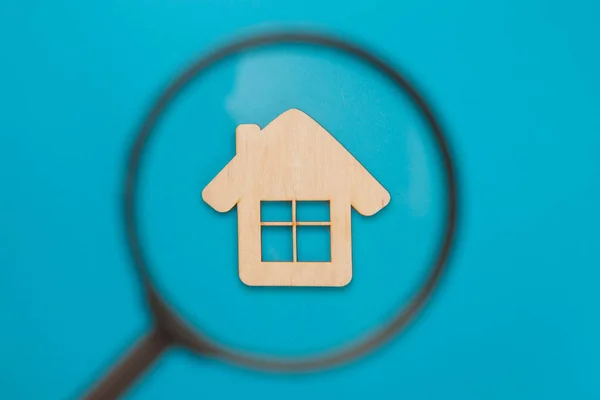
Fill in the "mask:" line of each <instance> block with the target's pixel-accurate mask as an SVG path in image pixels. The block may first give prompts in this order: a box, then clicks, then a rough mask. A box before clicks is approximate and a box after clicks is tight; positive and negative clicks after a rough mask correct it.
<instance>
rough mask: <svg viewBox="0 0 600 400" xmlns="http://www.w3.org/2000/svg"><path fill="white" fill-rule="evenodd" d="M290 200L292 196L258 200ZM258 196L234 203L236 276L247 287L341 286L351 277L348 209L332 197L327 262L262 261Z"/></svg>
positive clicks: (346, 203)
mask: <svg viewBox="0 0 600 400" xmlns="http://www.w3.org/2000/svg"><path fill="white" fill-rule="evenodd" d="M262 200H263V201H265V200H267V201H268V200H271V201H277V200H279V201H280V200H290V201H291V200H292V199H281V198H277V199H262ZM260 201H261V199H259V198H244V199H242V200H241V201H240V202H239V203H238V236H239V240H238V251H239V257H238V258H239V275H240V279H241V280H242V282H244V283H245V284H247V285H250V286H281V285H286V286H289V285H291V286H344V285H347V284H348V283H349V282H350V280H351V279H352V233H351V225H350V224H351V219H350V217H351V208H350V203H349V201H348V200H332V201H331V203H330V205H331V210H330V215H331V262H262V254H261V253H262V245H261V225H260V222H261V221H260Z"/></svg>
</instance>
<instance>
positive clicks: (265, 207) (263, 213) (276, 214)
mask: <svg viewBox="0 0 600 400" xmlns="http://www.w3.org/2000/svg"><path fill="white" fill-rule="evenodd" d="M260 220H261V221H263V222H278V221H283V222H290V221H291V220H292V202H291V201H261V202H260Z"/></svg>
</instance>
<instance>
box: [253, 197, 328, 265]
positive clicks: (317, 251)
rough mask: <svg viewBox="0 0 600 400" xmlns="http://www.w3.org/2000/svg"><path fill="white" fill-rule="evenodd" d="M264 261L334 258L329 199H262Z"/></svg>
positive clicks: (321, 260) (261, 219) (323, 259)
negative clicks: (332, 255) (332, 256)
mask: <svg viewBox="0 0 600 400" xmlns="http://www.w3.org/2000/svg"><path fill="white" fill-rule="evenodd" d="M260 221H261V222H260V225H261V228H260V229H261V242H262V261H263V262H330V261H331V216H330V206H329V201H296V200H292V201H261V202H260Z"/></svg>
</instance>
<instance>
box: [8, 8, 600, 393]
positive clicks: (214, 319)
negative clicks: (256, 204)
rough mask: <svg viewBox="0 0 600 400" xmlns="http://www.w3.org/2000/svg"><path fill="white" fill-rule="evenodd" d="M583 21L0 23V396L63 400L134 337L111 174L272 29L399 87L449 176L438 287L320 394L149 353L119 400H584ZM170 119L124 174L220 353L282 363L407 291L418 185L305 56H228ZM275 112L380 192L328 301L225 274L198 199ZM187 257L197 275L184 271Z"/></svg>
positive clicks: (166, 281)
mask: <svg viewBox="0 0 600 400" xmlns="http://www.w3.org/2000/svg"><path fill="white" fill-rule="evenodd" d="M598 17H600V4H598V3H597V2H593V1H592V0H588V1H585V0H574V1H571V2H560V1H551V0H546V1H542V0H537V1H516V0H510V1H503V2H498V3H493V4H489V2H481V1H474V0H473V1H467V0H455V1H452V2H444V1H440V0H425V1H423V0H419V1H416V0H410V1H400V2H381V1H369V2H338V1H335V2H323V1H303V2H296V3H290V4H288V3H282V2H276V1H243V2H242V1H240V2H233V1H158V0H157V1H141V0H138V1H124V0H119V1H116V0H105V1H102V2H100V1H97V2H80V1H74V0H69V1H66V0H62V1H53V2H41V1H33V0H26V1H20V2H14V1H7V0H3V1H2V3H1V5H0V50H1V53H0V54H2V56H1V58H0V318H1V319H0V321H2V322H1V323H0V339H1V343H0V398H2V399H5V398H6V399H67V398H75V397H76V395H77V394H78V393H81V390H83V389H84V388H85V387H86V386H87V385H88V383H90V382H91V381H92V380H93V379H94V378H95V377H97V376H99V374H100V373H101V372H103V371H104V370H105V368H107V367H108V366H109V365H110V364H111V363H112V362H113V361H115V360H116V359H117V358H118V356H119V355H120V354H121V352H122V351H124V350H125V349H126V348H127V347H128V346H129V345H130V344H131V343H132V342H133V341H134V340H135V339H136V337H138V336H139V335H140V334H141V333H142V332H144V331H145V330H146V329H147V327H148V324H149V317H148V316H147V314H146V312H145V309H144V305H143V303H142V302H141V299H140V292H139V289H138V286H137V282H136V280H135V276H134V275H133V273H132V271H131V264H130V262H129V257H128V254H127V250H126V248H125V246H124V240H123V239H124V238H123V233H122V231H121V228H122V224H121V220H120V217H121V209H120V198H119V196H120V194H121V186H120V185H121V174H122V169H123V167H124V162H125V155H126V152H127V150H128V146H129V144H130V142H131V140H132V134H133V132H134V130H135V128H136V126H137V124H138V123H139V121H140V118H141V117H142V115H143V113H144V112H145V111H146V110H147V108H148V107H149V105H150V104H151V102H152V100H153V99H154V96H155V95H156V94H157V93H158V92H159V91H160V90H161V89H162V88H163V87H164V86H165V84H166V83H167V82H168V81H169V80H170V79H171V78H172V77H173V76H174V75H175V74H176V73H177V72H179V71H180V70H181V69H182V68H183V67H185V66H186V65H188V63H189V62H190V61H192V60H193V59H195V58H196V57H197V56H199V55H200V54H202V53H203V52H205V51H208V50H209V49H210V48H212V47H213V46H215V45H217V44H219V43H222V42H224V41H226V40H228V39H230V38H232V37H236V36H239V35H242V34H244V33H248V32H255V31H256V30H262V29H267V28H275V27H290V26H294V27H307V28H319V29H320V30H323V31H325V32H330V33H336V34H340V35H343V36H344V37H346V38H348V39H356V40H358V41H359V42H360V43H362V44H366V45H367V46H369V47H370V48H373V49H374V50H376V51H377V52H378V53H380V54H382V55H384V56H385V57H386V58H388V59H390V60H391V61H392V62H394V63H395V64H398V65H400V66H402V68H403V69H404V70H405V71H406V72H408V73H409V75H410V76H411V77H414V78H415V79H416V81H417V83H418V85H419V87H420V88H422V89H423V91H424V93H425V94H426V95H427V97H428V98H429V99H430V100H431V102H432V103H433V105H434V106H435V109H436V110H437V111H438V112H439V114H440V116H441V117H442V120H443V122H444V125H445V126H446V128H447V130H448V133H449V138H450V141H451V144H452V148H453V150H454V153H455V155H456V157H457V162H458V167H459V174H460V176H459V177H460V183H461V194H462V196H461V206H462V214H461V220H460V222H461V223H460V227H459V228H460V231H459V238H458V242H457V246H456V248H455V252H454V254H453V258H452V263H451V270H450V271H449V274H448V275H447V276H446V279H445V280H444V282H443V285H442V287H441V288H440V291H439V292H438V293H437V294H436V296H435V298H434V301H433V302H432V303H431V304H430V306H429V307H428V308H427V309H426V311H425V312H424V313H423V314H422V315H421V316H420V318H419V319H418V321H416V323H415V324H413V325H412V326H411V328H410V330H409V331H408V332H407V333H406V334H404V335H402V336H401V337H400V338H398V339H397V340H394V341H393V342H392V343H390V344H389V345H387V346H386V347H384V348H383V349H382V350H380V351H378V352H376V353H375V354H373V355H371V356H369V357H367V358H365V359H361V360H359V361H357V362H355V363H353V364H351V365H348V366H346V367H343V368H340V369H336V370H333V371H329V372H325V373H321V374H309V375H303V376H280V375H270V374H262V373H258V372H252V371H246V370H243V369H239V368H237V367H234V366H230V365H225V364H221V363H218V362H214V361H203V360H199V359H197V358H195V357H192V356H190V355H188V354H187V353H184V352H181V351H173V352H170V353H168V354H167V355H166V356H165V357H164V358H162V359H161V360H160V361H159V363H158V364H157V365H156V367H155V368H154V369H153V370H152V371H151V372H150V374H149V375H148V376H147V377H146V378H145V379H144V380H143V381H142V382H141V383H140V384H139V385H137V386H136V387H135V388H134V390H133V391H132V392H131V393H130V396H129V398H132V399H167V398H178V399H179V398H181V399H187V398H190V399H191V398H240V397H246V398H262V399H276V398H282V397H286V398H289V399H305V398H312V399H320V398H323V399H325V398H338V397H342V398H351V399H355V398H356V399H360V398H365V397H366V396H373V397H374V398H390V399H391V398H394V399H396V398H409V399H412V398H415V399H439V398H451V399H465V400H467V399H532V398H536V399H537V398H540V399H542V398H543V399H570V398H573V399H597V398H600V380H598V376H600V342H599V341H598V337H600V313H599V308H600V291H598V290H597V287H598V282H599V280H600V270H599V267H600V255H599V254H598V249H599V247H600V244H599V240H600V234H599V230H598V226H599V225H600V211H599V210H598V207H597V206H598V204H599V203H600V188H599V185H598V182H599V180H600V161H598V156H597V152H598V148H600V120H599V119H598V118H597V113H598V110H599V109H600V78H599V77H598V74H597V71H599V70H600V55H599V54H598V52H597V51H594V49H595V48H597V42H598V39H599V38H600V28H599V27H598V25H597V23H596V22H597V20H598ZM191 89H192V90H190V91H188V92H186V93H185V95H184V96H182V98H181V99H180V101H179V102H178V103H177V104H176V105H175V106H174V107H173V108H172V109H171V110H170V113H169V114H168V115H167V116H166V118H165V120H164V121H163V123H162V124H161V126H160V127H159V130H158V132H157V137H156V140H154V141H153V142H152V145H151V147H150V148H149V153H148V159H147V169H146V170H145V172H144V176H143V185H142V191H143V195H144V197H143V201H141V202H140V206H141V211H142V212H143V227H144V229H145V230H144V237H143V239H144V244H145V245H146V246H148V248H149V256H150V258H151V260H152V266H153V267H152V268H153V273H154V274H155V275H156V276H157V277H159V278H160V282H161V283H160V284H161V289H163V290H164V292H165V293H166V294H167V296H168V298H169V300H170V301H172V302H173V303H174V304H175V305H176V306H177V307H178V309H179V310H180V311H181V312H182V313H184V314H185V315H186V316H188V318H190V320H191V321H193V322H194V323H195V324H197V326H199V327H201V328H202V329H204V330H205V331H206V332H207V333H208V334H210V335H212V336H214V337H216V338H218V339H220V340H221V341H223V342H225V343H228V344H231V345H235V346H238V347H241V348H245V349H252V350H257V351H263V352H269V353H275V354H290V353H291V354H297V353H301V354H307V353H312V352H314V351H318V350H320V349H323V348H326V347H329V346H330V345H333V344H339V343H341V342H347V341H349V340H353V339H355V338H357V337H359V336H360V335H362V334H364V333H366V332H368V331H369V330H370V329H373V328H374V327H375V326H377V325H378V324H379V323H381V322H382V321H384V320H385V319H386V317H388V316H389V315H390V313H391V312H393V311H394V310H395V308H396V306H398V305H401V304H402V303H403V302H404V301H405V300H406V298H407V296H409V295H410V294H411V293H412V290H413V289H414V285H415V284H416V283H417V282H418V279H419V278H420V276H421V275H420V274H421V273H422V272H423V270H424V269H425V268H426V263H427V260H428V256H429V251H430V250H431V248H432V247H433V246H434V245H435V240H436V234H437V233H439V227H440V218H441V201H442V200H441V196H442V195H443V193H442V192H441V189H442V187H441V183H440V171H439V165H438V164H437V161H436V159H435V158H434V152H433V150H432V145H431V142H430V141H428V140H427V137H426V136H425V130H424V127H423V125H422V123H421V122H420V121H419V120H418V118H416V116H415V114H414V110H412V109H411V108H410V106H409V105H408V103H407V102H406V100H405V99H403V98H402V97H397V96H396V93H395V91H394V90H393V89H392V88H390V87H389V86H388V85H386V82H385V81H384V80H382V79H381V78H379V77H378V75H376V74H374V73H372V72H371V71H369V70H368V69H366V68H364V67H363V66H361V65H360V64H358V63H356V62H354V61H350V60H348V59H347V58H344V57H339V56H332V55H331V54H330V53H328V52H325V51H314V50H297V49H293V50H290V49H287V48H280V49H279V48H278V49H272V50H268V51H263V52H258V53H252V54H249V55H246V56H243V57H238V58H235V59H232V60H230V61H228V62H227V63H225V64H223V66H222V68H218V69H215V70H213V71H211V72H210V73H209V74H207V75H206V76H205V77H204V78H203V79H202V80H200V81H198V82H196V83H195V84H194V86H193V87H192V88H191ZM291 107H297V108H300V109H302V110H304V111H306V112H307V113H308V114H310V115H311V116H313V117H314V118H315V119H316V120H317V121H319V122H320V123H321V124H322V125H323V126H325V127H326V128H327V129H329V130H330V131H331V132H332V133H333V134H334V135H335V136H336V138H338V139H339V140H340V141H341V142H342V143H343V144H344V145H345V146H347V147H348V148H349V150H350V151H351V152H352V153H353V154H354V155H355V156H356V157H357V158H358V159H359V160H360V161H361V162H363V163H364V165H365V166H366V167H367V168H368V169H369V170H370V171H371V172H372V173H373V174H374V175H375V176H376V177H377V178H378V179H379V180H380V181H381V182H382V183H383V184H384V186H386V188H388V190H389V191H390V193H391V194H392V202H391V203H390V205H389V206H388V207H387V208H386V209H384V210H383V211H382V212H381V213H380V214H378V215H376V216H374V217H371V218H365V217H362V216H359V215H357V214H356V213H355V214H354V215H353V240H354V260H355V269H354V271H355V276H354V280H353V282H352V283H351V284H350V285H349V286H348V287H347V288H344V289H341V290H287V289H274V290H264V289H259V290H256V289H252V288H248V287H245V286H243V285H242V284H241V283H240V282H239V279H238V278H237V273H236V271H235V263H236V259H237V253H236V251H235V243H236V232H235V226H236V214H235V210H233V211H231V212H230V213H227V214H218V213H216V212H214V211H213V210H211V209H210V208H209V207H208V206H206V205H205V204H203V203H202V201H201V199H200V192H201V190H202V188H203V187H204V185H206V183H207V182H208V181H209V180H210V179H211V178H212V176H214V174H216V173H217V172H218V171H219V170H220V169H221V168H222V167H223V166H224V165H225V163H226V162H227V161H228V160H229V159H230V158H231V157H232V156H233V151H234V137H233V129H234V128H235V125H236V124H238V123H258V124H260V125H261V126H262V125H264V124H266V123H268V122H269V121H270V120H272V119H273V118H275V117H276V116H277V115H278V114H279V113H281V112H282V111H284V110H285V109H287V108H291ZM207 261H208V262H207Z"/></svg>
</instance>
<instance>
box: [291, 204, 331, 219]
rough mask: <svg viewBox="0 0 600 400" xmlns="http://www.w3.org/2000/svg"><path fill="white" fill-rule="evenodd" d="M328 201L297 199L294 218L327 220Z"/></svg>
mask: <svg viewBox="0 0 600 400" xmlns="http://www.w3.org/2000/svg"><path fill="white" fill-rule="evenodd" d="M329 210H330V207H329V201H297V202H296V220H297V221H300V222H326V221H329V219H330V216H329Z"/></svg>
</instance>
